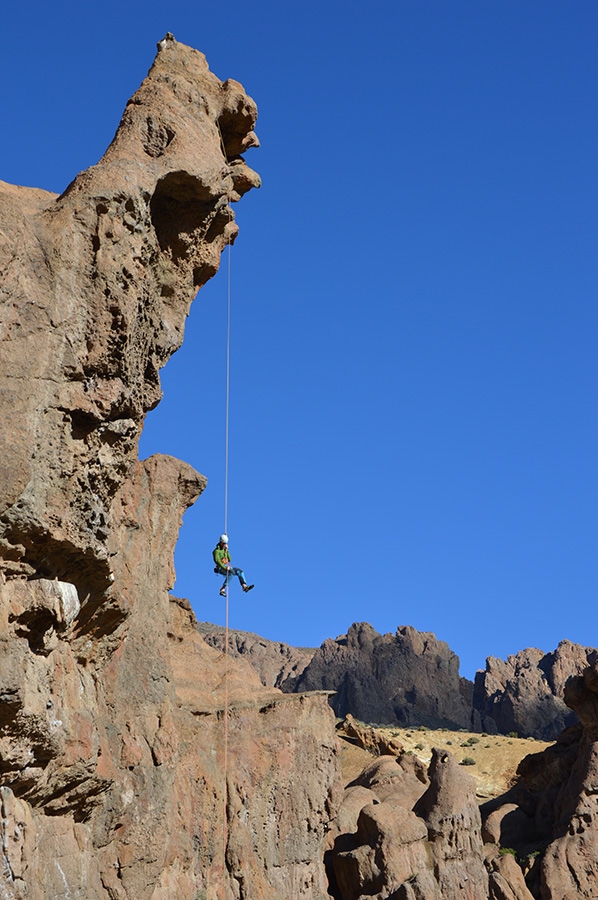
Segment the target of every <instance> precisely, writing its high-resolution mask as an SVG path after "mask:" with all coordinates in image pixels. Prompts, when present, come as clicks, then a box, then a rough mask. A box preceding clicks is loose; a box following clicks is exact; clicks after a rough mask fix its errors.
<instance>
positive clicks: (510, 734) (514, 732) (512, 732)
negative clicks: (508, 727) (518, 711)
mask: <svg viewBox="0 0 598 900" xmlns="http://www.w3.org/2000/svg"><path fill="white" fill-rule="evenodd" d="M507 737H515V738H518V737H519V735H518V734H517V732H516V731H509V733H508V735H507Z"/></svg>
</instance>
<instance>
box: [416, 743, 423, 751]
mask: <svg viewBox="0 0 598 900" xmlns="http://www.w3.org/2000/svg"><path fill="white" fill-rule="evenodd" d="M415 749H416V750H423V749H424V745H423V744H416V745H415Z"/></svg>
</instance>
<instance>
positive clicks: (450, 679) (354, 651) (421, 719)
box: [283, 622, 473, 728]
mask: <svg viewBox="0 0 598 900" xmlns="http://www.w3.org/2000/svg"><path fill="white" fill-rule="evenodd" d="M472 688H473V685H472V683H471V682H470V681H467V679H465V678H460V677H459V657H458V656H456V655H455V654H454V653H453V652H452V650H451V649H450V648H449V646H448V644H445V643H444V641H438V640H437V639H436V637H435V635H433V634H431V633H426V632H420V631H416V630H415V628H411V627H410V626H408V625H403V626H400V627H399V628H397V631H396V634H385V635H381V634H378V632H377V631H375V630H374V629H373V628H372V626H371V625H368V624H367V623H365V622H361V623H356V624H354V625H352V626H351V627H350V628H349V631H348V632H347V634H346V635H342V636H341V637H339V638H336V640H327V641H324V643H323V644H322V646H321V647H320V648H319V650H317V651H316V652H315V653H314V655H313V658H312V660H311V662H310V663H309V664H308V665H307V666H306V668H305V670H304V672H303V674H302V675H301V676H300V677H299V678H298V679H297V681H296V682H295V685H294V690H298V691H310V690H329V691H336V694H335V695H334V696H333V697H332V698H331V701H330V702H331V704H332V707H333V709H334V711H335V713H336V714H337V716H339V717H341V718H342V717H344V716H346V715H347V713H351V715H353V716H355V718H357V719H361V720H362V721H365V722H370V723H371V722H374V723H377V724H385V725H386V724H398V725H426V726H428V727H430V728H442V727H453V728H461V727H463V728H468V727H469V725H470V721H471V692H472ZM283 689H285V690H286V688H285V687H284V685H283Z"/></svg>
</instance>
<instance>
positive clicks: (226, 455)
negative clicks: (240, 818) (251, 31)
mask: <svg viewBox="0 0 598 900" xmlns="http://www.w3.org/2000/svg"><path fill="white" fill-rule="evenodd" d="M218 130H219V132H220V143H221V146H222V153H223V156H224V160H225V162H226V163H228V157H227V155H226V148H225V146H224V139H223V137H222V131H220V124H219V125H218ZM230 203H231V198H230V196H228V197H227V209H228V226H229V227H228V231H229V234H228V248H227V249H228V253H227V267H226V268H227V273H226V403H225V425H224V532H223V533H224V534H228V462H229V452H228V445H229V418H230V415H229V413H230V321H231V244H230V231H231V228H230V226H231V224H232V220H233V212H232V209H231V206H230ZM225 585H226V587H225V598H224V609H225V612H224V758H223V770H224V789H223V792H222V798H223V799H222V803H223V809H222V896H223V898H226V877H225V876H226V848H227V844H228V818H227V806H228V778H227V776H228V719H229V699H228V585H229V579H228V578H226V582H225Z"/></svg>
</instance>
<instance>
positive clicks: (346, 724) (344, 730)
mask: <svg viewBox="0 0 598 900" xmlns="http://www.w3.org/2000/svg"><path fill="white" fill-rule="evenodd" d="M337 731H338V733H339V734H340V735H342V736H343V737H345V738H348V739H349V740H351V741H352V742H353V743H355V744H357V746H358V747H363V749H364V750H367V751H368V752H369V753H372V754H373V755H374V756H398V755H399V754H400V753H402V752H403V745H402V744H401V742H400V741H398V740H397V739H396V738H389V737H388V736H387V735H386V734H384V733H383V732H381V731H378V730H377V729H376V728H371V727H370V726H368V725H362V724H361V723H360V722H356V721H355V719H354V718H353V716H352V715H351V714H350V713H349V714H348V715H346V716H345V718H344V719H343V721H342V722H341V723H340V724H339V725H337Z"/></svg>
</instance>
